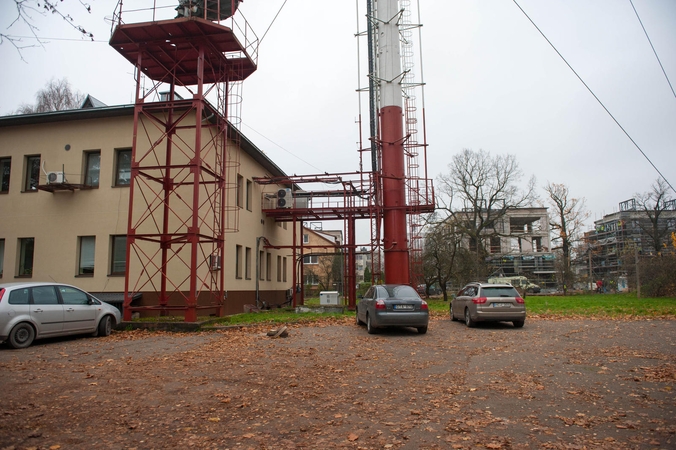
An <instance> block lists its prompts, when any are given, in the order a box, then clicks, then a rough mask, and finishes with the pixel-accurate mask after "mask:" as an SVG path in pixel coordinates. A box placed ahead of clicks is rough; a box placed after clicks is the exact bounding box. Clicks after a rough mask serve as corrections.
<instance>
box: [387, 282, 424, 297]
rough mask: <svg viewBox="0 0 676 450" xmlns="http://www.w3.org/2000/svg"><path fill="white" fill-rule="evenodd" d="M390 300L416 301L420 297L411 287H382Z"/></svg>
mask: <svg viewBox="0 0 676 450" xmlns="http://www.w3.org/2000/svg"><path fill="white" fill-rule="evenodd" d="M383 287H384V288H385V289H386V290H387V295H388V296H389V297H390V298H406V299H418V298H420V296H419V295H418V293H417V292H416V291H415V289H413V288H412V287H411V286H405V285H403V286H387V285H386V286H383Z"/></svg>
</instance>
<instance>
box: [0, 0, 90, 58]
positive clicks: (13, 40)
mask: <svg viewBox="0 0 676 450" xmlns="http://www.w3.org/2000/svg"><path fill="white" fill-rule="evenodd" d="M63 1H64V0H60V1H57V0H14V5H15V7H16V18H15V19H14V20H13V21H12V22H11V23H10V24H9V26H8V27H7V29H8V30H9V29H10V28H12V27H13V26H14V25H17V24H24V25H25V26H26V27H28V30H29V31H30V33H31V34H32V35H33V38H35V41H36V42H37V44H25V43H24V41H23V40H22V38H21V37H17V36H13V35H11V34H9V33H0V45H2V44H3V43H5V42H9V43H10V44H12V45H13V46H14V48H16V50H17V51H18V52H19V55H21V50H22V49H24V48H27V47H36V46H43V45H44V44H45V40H44V38H41V37H40V36H38V32H39V31H40V29H39V28H38V27H37V26H36V25H35V20H34V16H35V14H40V15H45V14H47V13H50V14H52V15H55V16H59V17H61V18H62V19H63V20H64V21H66V23H67V24H68V25H70V26H71V27H73V28H74V29H75V30H76V31H77V32H78V33H80V35H81V36H82V37H83V38H87V39H91V40H92V41H93V40H94V35H93V34H92V33H90V32H88V31H87V30H85V28H84V27H83V26H82V25H78V24H76V23H75V20H74V19H73V17H71V16H70V14H67V13H64V12H62V9H61V5H60V4H61V3H63ZM77 1H78V3H80V5H81V6H82V7H83V8H84V9H85V10H86V11H87V12H88V13H90V14H91V12H92V11H91V6H89V4H88V3H86V2H84V1H82V0H77ZM21 59H22V60H23V56H21Z"/></svg>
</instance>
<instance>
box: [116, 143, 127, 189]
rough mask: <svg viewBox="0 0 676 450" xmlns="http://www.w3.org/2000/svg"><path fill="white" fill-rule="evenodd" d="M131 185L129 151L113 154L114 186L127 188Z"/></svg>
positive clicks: (117, 151)
mask: <svg viewBox="0 0 676 450" xmlns="http://www.w3.org/2000/svg"><path fill="white" fill-rule="evenodd" d="M129 183H131V149H123V150H116V152H115V186H129Z"/></svg>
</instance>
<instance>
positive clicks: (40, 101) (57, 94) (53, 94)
mask: <svg viewBox="0 0 676 450" xmlns="http://www.w3.org/2000/svg"><path fill="white" fill-rule="evenodd" d="M84 99H85V96H84V95H83V94H81V93H80V92H77V91H75V92H74V91H73V90H72V89H71V87H70V83H69V82H68V80H67V79H65V78H62V79H60V80H55V79H53V78H52V79H51V80H49V83H47V85H46V86H45V87H44V88H43V89H40V90H39V91H38V92H37V94H35V100H36V102H35V105H28V104H23V105H21V106H19V109H17V111H16V113H17V114H34V113H42V112H49V111H64V110H67V109H77V108H79V107H80V105H82V102H83V101H84Z"/></svg>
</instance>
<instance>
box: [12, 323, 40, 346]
mask: <svg viewBox="0 0 676 450" xmlns="http://www.w3.org/2000/svg"><path fill="white" fill-rule="evenodd" d="M34 339H35V330H34V329H33V327H32V326H31V324H29V323H26V322H24V323H20V324H18V325H17V326H15V327H14V328H12V331H10V332H9V339H7V342H8V343H9V345H10V347H12V348H26V347H29V346H30V345H31V344H32V343H33V340H34Z"/></svg>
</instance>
